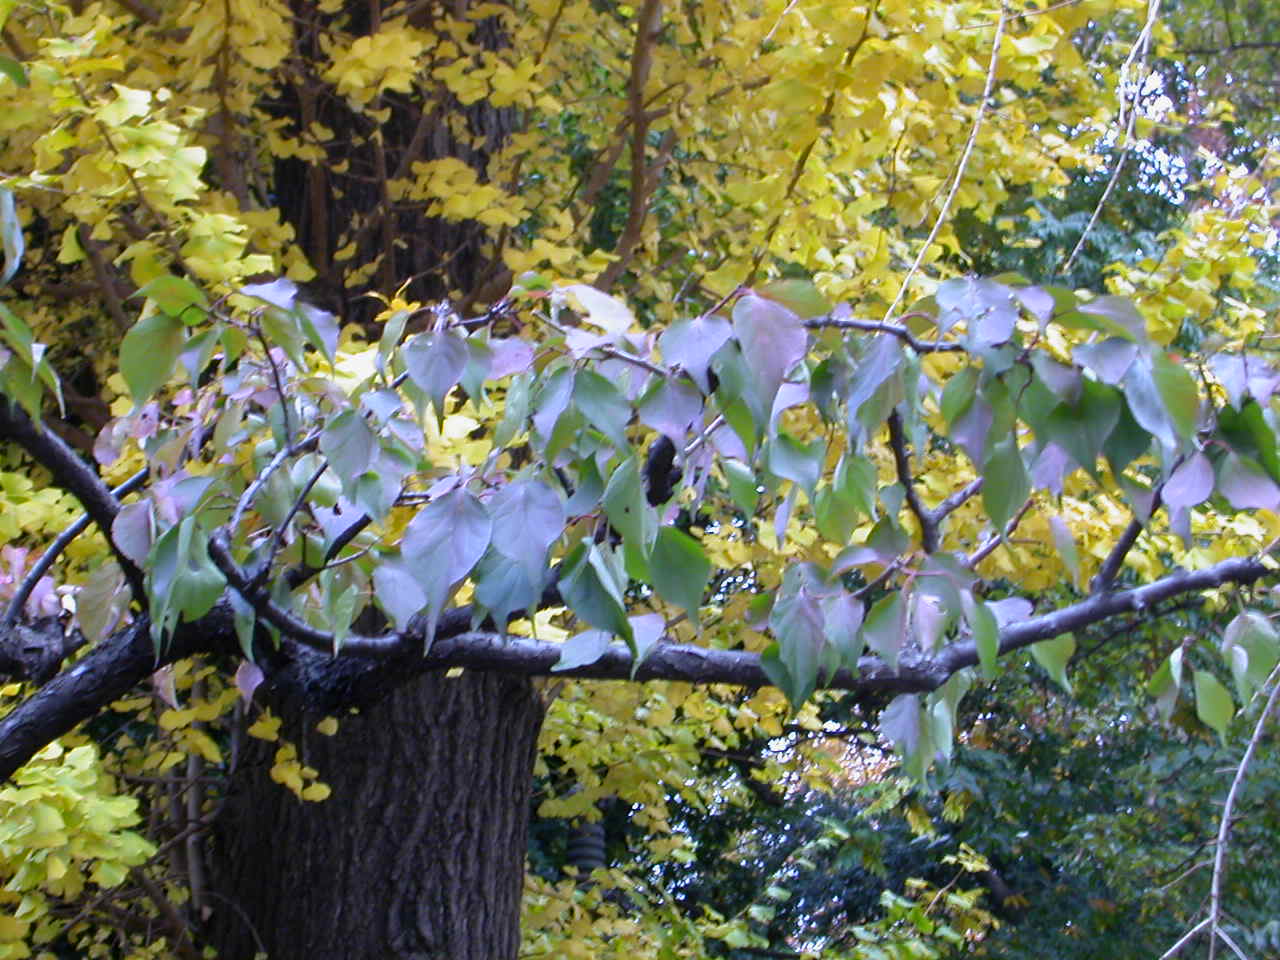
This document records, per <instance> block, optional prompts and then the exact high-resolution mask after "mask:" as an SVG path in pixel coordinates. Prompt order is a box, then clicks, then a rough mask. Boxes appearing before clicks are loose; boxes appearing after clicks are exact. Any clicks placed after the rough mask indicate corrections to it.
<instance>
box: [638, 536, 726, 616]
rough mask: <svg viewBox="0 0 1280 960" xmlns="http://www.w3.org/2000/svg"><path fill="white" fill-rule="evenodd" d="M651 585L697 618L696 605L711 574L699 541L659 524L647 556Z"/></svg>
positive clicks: (709, 565) (666, 598) (665, 598)
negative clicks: (651, 548)
mask: <svg viewBox="0 0 1280 960" xmlns="http://www.w3.org/2000/svg"><path fill="white" fill-rule="evenodd" d="M649 570H650V572H651V573H652V575H653V586H654V589H656V590H657V591H658V593H659V595H660V596H661V597H662V598H663V599H664V600H667V601H669V602H671V603H674V604H675V605H676V606H678V607H681V608H683V609H684V610H687V611H688V612H689V618H690V619H691V620H693V621H694V622H695V623H696V622H697V620H698V608H699V607H700V606H702V597H703V594H705V593H706V590H707V580H708V579H709V578H710V576H711V561H710V560H708V559H707V555H706V552H705V551H704V550H703V549H702V544H700V543H698V541H697V540H695V539H693V537H691V536H689V535H688V534H687V533H684V532H683V531H680V530H677V529H676V528H675V527H662V528H661V529H659V530H658V537H657V539H656V540H655V541H654V544H653V552H652V553H651V554H650V555H649Z"/></svg>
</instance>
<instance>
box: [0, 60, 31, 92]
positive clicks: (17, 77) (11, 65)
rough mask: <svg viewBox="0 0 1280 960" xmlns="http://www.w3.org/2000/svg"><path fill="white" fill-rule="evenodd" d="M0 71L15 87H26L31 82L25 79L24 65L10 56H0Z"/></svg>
mask: <svg viewBox="0 0 1280 960" xmlns="http://www.w3.org/2000/svg"><path fill="white" fill-rule="evenodd" d="M0 73H2V74H4V75H5V76H6V77H8V78H9V79H10V80H12V81H13V84H14V86H16V87H26V86H29V85H30V83H31V81H30V80H28V79H27V70H26V67H24V66H23V65H22V64H21V63H19V62H18V61H17V60H14V59H13V58H12V57H4V56H0Z"/></svg>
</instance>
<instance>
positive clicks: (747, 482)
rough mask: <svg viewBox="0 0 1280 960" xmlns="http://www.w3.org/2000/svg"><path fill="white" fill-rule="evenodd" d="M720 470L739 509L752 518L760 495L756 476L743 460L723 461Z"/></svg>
mask: <svg viewBox="0 0 1280 960" xmlns="http://www.w3.org/2000/svg"><path fill="white" fill-rule="evenodd" d="M720 468H721V469H722V470H724V476H725V479H726V480H727V481H728V483H729V496H730V497H731V498H733V502H734V504H736V505H737V507H738V509H739V510H741V511H742V512H743V513H745V514H746V515H747V516H751V515H752V514H754V513H755V512H756V503H757V502H758V501H759V494H758V493H757V491H756V475H755V474H754V473H753V472H752V470H751V468H750V467H749V466H747V465H746V464H745V463H743V462H742V461H741V460H728V459H727V460H722V461H720Z"/></svg>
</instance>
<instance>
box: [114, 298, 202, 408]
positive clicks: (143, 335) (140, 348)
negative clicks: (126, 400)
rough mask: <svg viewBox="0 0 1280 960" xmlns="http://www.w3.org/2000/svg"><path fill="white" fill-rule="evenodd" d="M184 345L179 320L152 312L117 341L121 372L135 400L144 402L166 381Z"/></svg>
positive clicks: (183, 335) (135, 401)
mask: <svg viewBox="0 0 1280 960" xmlns="http://www.w3.org/2000/svg"><path fill="white" fill-rule="evenodd" d="M185 344H186V332H185V330H184V328H183V325H182V321H181V320H178V319H176V318H174V317H170V316H167V315H165V314H163V313H153V314H152V315H151V316H149V317H144V318H143V319H141V320H139V321H138V322H137V323H135V324H134V325H133V326H132V327H131V328H130V329H129V332H128V333H126V334H125V335H124V342H123V343H121V344H120V372H121V373H122V374H123V375H124V379H125V382H126V383H127V384H129V393H130V394H131V395H132V396H133V402H134V403H138V404H141V403H144V402H146V401H147V400H149V399H150V398H151V395H152V394H154V393H155V392H156V391H157V390H159V389H160V388H161V387H163V386H164V385H165V383H167V382H168V380H169V377H170V375H172V373H173V367H174V364H175V363H177V361H178V355H179V354H181V353H182V349H183V347H184V346H185Z"/></svg>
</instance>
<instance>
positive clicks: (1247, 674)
mask: <svg viewBox="0 0 1280 960" xmlns="http://www.w3.org/2000/svg"><path fill="white" fill-rule="evenodd" d="M1222 655H1223V658H1224V659H1225V660H1226V661H1227V666H1229V667H1230V668H1231V674H1232V677H1233V679H1234V680H1235V685H1236V692H1237V693H1238V694H1239V695H1240V699H1241V700H1242V701H1247V700H1248V699H1249V698H1250V697H1252V696H1253V695H1254V693H1255V692H1256V691H1258V690H1261V689H1263V688H1264V687H1265V685H1266V682H1267V679H1268V678H1269V677H1270V676H1271V671H1272V670H1273V669H1275V665H1276V660H1277V658H1280V637H1278V636H1277V634H1276V630H1275V628H1274V627H1273V626H1272V625H1271V621H1270V620H1268V619H1267V618H1266V616H1265V615H1264V614H1262V613H1259V612H1258V611H1256V610H1245V611H1244V612H1242V613H1240V614H1237V615H1236V616H1235V617H1234V618H1232V620H1231V622H1230V623H1229V624H1227V629H1226V630H1224V631H1223V633H1222Z"/></svg>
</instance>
